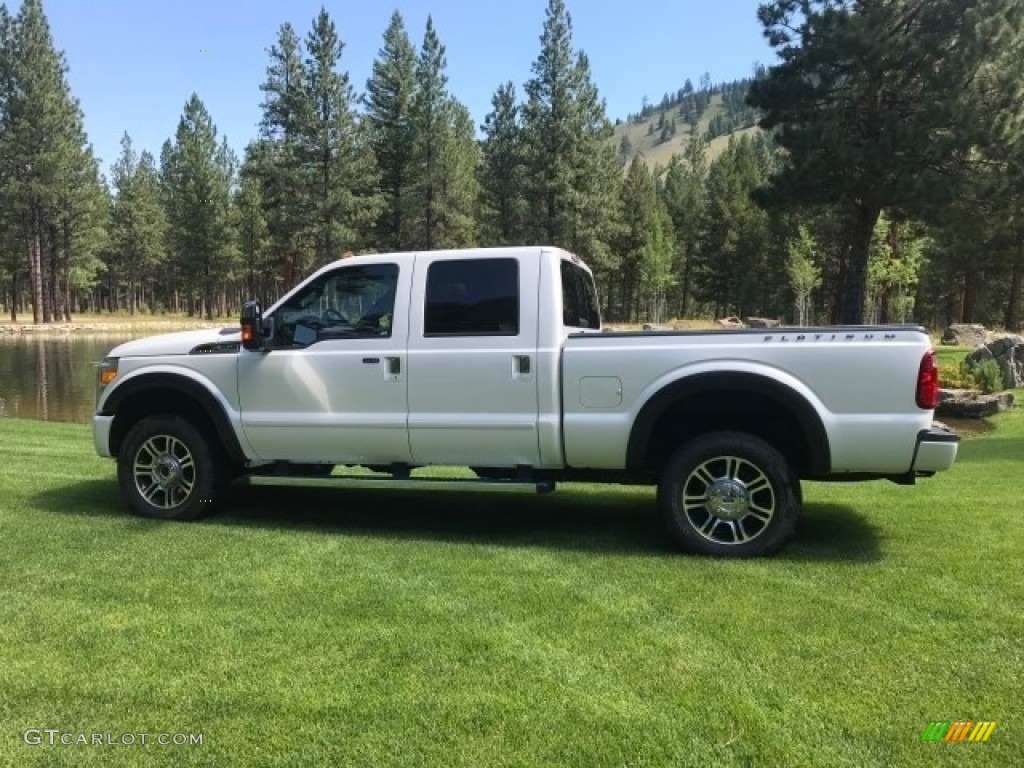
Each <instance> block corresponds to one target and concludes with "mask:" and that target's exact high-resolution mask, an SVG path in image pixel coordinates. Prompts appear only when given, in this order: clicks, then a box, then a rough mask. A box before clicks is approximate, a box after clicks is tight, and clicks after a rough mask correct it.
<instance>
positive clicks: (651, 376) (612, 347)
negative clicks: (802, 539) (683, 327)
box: [562, 327, 933, 473]
mask: <svg viewBox="0 0 1024 768" xmlns="http://www.w3.org/2000/svg"><path fill="white" fill-rule="evenodd" d="M930 346H931V345H930V341H929V339H928V337H927V336H926V335H925V334H924V333H923V331H921V330H920V329H917V328H912V327H910V328H908V327H858V328H856V329H852V328H822V329H799V330H786V331H777V332H776V331H771V332H764V331H739V332H736V331H712V332H704V333H689V332H687V333H676V332H667V333H642V334H635V333H605V334H600V335H593V334H591V335H588V336H586V337H580V336H575V335H574V336H570V337H569V338H568V339H567V341H566V344H565V349H564V353H563V363H562V374H563V376H562V382H563V409H564V411H563V428H564V443H565V454H566V462H567V464H568V465H569V466H573V467H594V468H621V467H624V466H625V461H626V447H627V443H628V440H629V433H630V430H631V428H632V425H633V423H634V422H635V421H636V418H637V415H638V414H639V412H640V410H641V408H642V407H643V406H644V404H645V403H646V402H647V401H648V400H649V399H650V398H651V397H652V396H653V395H655V394H656V393H657V392H658V391H660V390H661V389H662V388H663V387H665V386H666V385H667V384H670V383H672V382H674V381H677V380H679V379H681V378H683V377H686V376H691V375H694V374H697V373H704V372H709V371H716V372H720V371H738V372H746V373H754V374H757V375H761V376H765V377H767V378H770V379H774V380H776V381H779V382H781V383H783V384H785V385H786V386H788V387H790V388H792V389H793V390H794V391H795V392H797V393H799V394H800V395H801V396H802V397H804V399H806V400H807V401H808V402H809V403H810V404H811V405H812V406H813V407H814V408H815V410H816V411H817V412H818V414H819V417H820V418H821V420H822V424H823V426H824V428H825V431H826V434H827V435H828V441H829V450H830V458H831V466H832V470H833V471H834V472H886V473H898V472H905V471H907V470H909V468H910V464H911V461H912V457H913V452H914V441H915V437H916V435H917V432H918V431H919V430H921V429H926V428H928V427H929V426H930V425H931V421H932V415H933V414H932V412H931V411H924V410H921V409H920V408H918V407H917V404H916V402H915V391H916V384H917V375H918V369H919V367H920V363H921V358H922V356H923V355H924V353H925V352H926V351H927V350H928V349H930ZM594 379H618V380H619V382H621V402H619V403H618V404H617V405H611V404H609V402H608V401H607V400H604V401H600V400H594V399H593V398H592V395H590V394H588V393H590V392H592V391H593V389H594V387H593V383H592V382H593V380H594ZM587 402H589V404H585V403H587ZM595 402H596V403H598V405H594V403H595Z"/></svg>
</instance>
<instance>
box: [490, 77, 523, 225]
mask: <svg viewBox="0 0 1024 768" xmlns="http://www.w3.org/2000/svg"><path fill="white" fill-rule="evenodd" d="M491 106H492V111H491V112H490V113H489V114H488V115H487V117H486V118H485V119H484V125H483V131H484V142H483V147H482V151H483V158H482V162H481V166H480V186H481V206H482V211H481V224H482V229H483V235H484V238H485V241H486V242H489V243H493V244H495V245H514V244H516V243H521V242H525V240H524V231H523V230H524V227H525V207H526V201H525V198H524V195H523V184H524V171H525V168H524V162H525V158H524V147H523V133H522V125H521V123H520V114H521V112H520V109H519V106H518V105H517V104H516V88H515V85H514V84H513V83H511V82H508V83H505V84H504V85H502V86H501V87H499V88H498V90H497V91H496V92H495V94H494V97H493V98H492V99H491Z"/></svg>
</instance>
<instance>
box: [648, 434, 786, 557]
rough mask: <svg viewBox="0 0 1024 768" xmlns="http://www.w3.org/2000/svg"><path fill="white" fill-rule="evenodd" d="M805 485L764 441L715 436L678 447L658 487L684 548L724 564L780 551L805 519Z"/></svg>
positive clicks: (669, 524) (671, 527) (667, 516)
mask: <svg viewBox="0 0 1024 768" xmlns="http://www.w3.org/2000/svg"><path fill="white" fill-rule="evenodd" d="M799 489H800V485H799V480H798V479H797V477H796V475H795V473H794V472H793V470H792V468H791V467H790V465H789V463H788V462H787V461H786V459H785V458H784V457H783V456H782V455H781V454H780V453H779V452H778V451H777V450H776V449H775V448H773V447H772V446H771V445H769V444H768V443H766V442H765V441H764V440H762V439H760V438H758V437H754V436H753V435H748V434H745V433H742V432H714V433H711V434H708V435H703V436H701V437H699V438H697V439H695V440H693V441H692V442H690V443H687V444H685V445H683V446H682V447H681V448H679V449H678V450H677V451H676V452H675V454H673V456H672V458H671V459H670V460H669V463H668V465H667V466H666V468H665V472H664V474H663V475H662V478H661V482H660V484H659V486H658V504H659V506H660V507H661V511H662V515H663V516H664V519H665V523H666V525H667V527H668V530H669V533H670V535H671V536H672V538H673V540H674V541H675V543H676V544H677V545H679V546H680V547H682V548H683V549H685V550H687V551H690V552H697V553H700V554H705V555H716V556H719V557H755V556H759V555H770V554H773V553H775V552H777V551H778V550H779V549H780V548H781V547H782V545H783V544H785V543H786V541H787V540H788V539H789V538H790V536H792V534H793V530H794V528H795V527H796V523H797V519H798V518H799V516H800V493H799Z"/></svg>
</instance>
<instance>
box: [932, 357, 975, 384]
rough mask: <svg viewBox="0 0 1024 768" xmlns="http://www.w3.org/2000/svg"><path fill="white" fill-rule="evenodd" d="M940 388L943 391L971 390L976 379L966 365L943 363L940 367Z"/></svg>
mask: <svg viewBox="0 0 1024 768" xmlns="http://www.w3.org/2000/svg"><path fill="white" fill-rule="evenodd" d="M939 386H940V387H942V388H943V389H971V388H973V387H974V377H973V376H972V375H971V372H970V371H969V370H968V369H967V366H966V364H964V363H943V364H942V365H940V366H939Z"/></svg>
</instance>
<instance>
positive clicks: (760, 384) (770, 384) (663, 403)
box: [626, 371, 832, 476]
mask: <svg viewBox="0 0 1024 768" xmlns="http://www.w3.org/2000/svg"><path fill="white" fill-rule="evenodd" d="M721 392H731V393H736V394H756V395H762V396H766V397H768V398H769V399H771V400H773V401H775V402H776V403H777V404H778V405H779V406H781V407H782V408H784V409H785V410H786V411H788V412H789V413H791V414H793V416H794V417H795V418H796V420H797V423H798V424H799V425H800V429H801V431H802V432H803V435H804V437H805V439H806V441H807V447H808V454H809V455H808V457H807V458H808V467H807V470H808V474H809V475H812V476H825V475H827V474H829V472H830V470H831V465H832V454H831V452H830V449H829V440H828V433H827V432H826V431H825V425H824V423H823V422H822V420H821V416H820V415H819V414H818V411H817V410H816V409H815V408H814V406H813V405H811V404H810V403H809V402H807V400H806V399H805V398H804V397H803V396H802V395H800V394H799V393H798V392H795V391H793V390H792V389H791V388H790V387H787V386H786V385H785V384H782V383H780V382H778V381H774V380H773V379H770V378H767V377H766V376H763V375H760V374H756V373H745V372H741V371H718V372H709V373H697V374H693V375H692V376H687V377H685V378H682V379H678V380H676V381H673V382H672V383H670V384H667V385H666V386H664V387H663V388H662V389H660V390H659V391H658V392H657V393H655V394H654V395H652V396H651V397H650V398H649V399H648V400H647V402H646V403H644V405H643V407H642V408H641V409H640V412H639V413H638V414H637V417H636V420H635V421H634V422H633V427H632V429H631V430H630V433H629V443H628V444H627V448H626V467H627V468H629V469H633V470H643V469H644V467H645V465H646V459H647V446H648V444H649V443H650V439H651V434H652V433H653V432H654V429H655V427H656V426H657V424H658V421H659V420H660V419H661V417H662V416H663V415H664V413H665V412H666V411H667V410H668V409H669V408H671V407H672V406H673V405H675V404H676V403H677V402H679V401H680V400H684V399H688V398H691V397H695V396H700V395H704V394H711V393H715V394H718V393H721Z"/></svg>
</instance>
